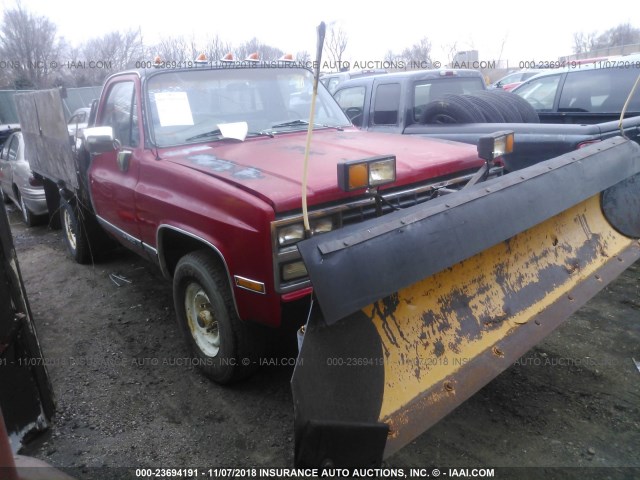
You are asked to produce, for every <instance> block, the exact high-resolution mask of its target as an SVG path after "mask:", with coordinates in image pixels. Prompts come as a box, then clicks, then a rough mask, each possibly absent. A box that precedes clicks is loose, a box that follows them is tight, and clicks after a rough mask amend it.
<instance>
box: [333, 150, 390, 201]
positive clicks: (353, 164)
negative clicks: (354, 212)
mask: <svg viewBox="0 0 640 480" xmlns="http://www.w3.org/2000/svg"><path fill="white" fill-rule="evenodd" d="M395 181H396V157H395V156H394V155H385V156H382V157H372V158H368V159H365V160H351V161H347V162H342V163H339V164H338V186H339V187H340V188H341V189H342V190H344V191H345V192H350V191H352V190H358V189H360V188H370V187H377V186H378V185H384V184H386V183H392V182H395Z"/></svg>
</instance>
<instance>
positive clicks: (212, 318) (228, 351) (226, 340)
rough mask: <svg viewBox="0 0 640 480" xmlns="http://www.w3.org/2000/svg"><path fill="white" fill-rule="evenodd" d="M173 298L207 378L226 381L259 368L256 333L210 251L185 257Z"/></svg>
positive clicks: (192, 350) (187, 336)
mask: <svg viewBox="0 0 640 480" xmlns="http://www.w3.org/2000/svg"><path fill="white" fill-rule="evenodd" d="M173 301H174V304H175V309H176V320H177V321H178V325H179V327H180V330H181V331H182V334H183V335H184V337H185V339H186V341H187V344H188V346H189V349H190V350H191V353H192V355H193V359H194V362H195V363H196V365H198V367H199V368H200V369H201V371H202V372H203V373H204V374H205V375H206V376H207V377H209V378H210V379H212V380H213V381H214V382H216V383H219V384H223V385H224V384H229V383H232V382H235V381H238V380H240V379H242V378H245V377H247V376H248V375H249V374H251V373H252V372H253V371H254V370H255V368H256V365H257V362H256V360H257V359H256V358H255V357H254V354H255V350H254V348H252V347H253V345H254V343H255V340H254V335H252V334H253V332H252V331H251V330H250V328H249V326H248V325H247V324H246V323H245V322H243V321H241V320H240V319H239V318H238V315H237V313H236V309H235V306H234V303H233V299H232V296H231V290H230V286H229V280H228V278H227V274H226V271H225V270H224V268H223V267H222V266H221V265H220V262H218V261H217V259H216V258H215V257H214V256H213V255H212V254H211V253H209V252H208V251H206V250H200V251H196V252H192V253H189V254H187V255H185V256H184V257H182V258H181V259H180V261H179V262H178V265H177V266H176V270H175V273H174V276H173Z"/></svg>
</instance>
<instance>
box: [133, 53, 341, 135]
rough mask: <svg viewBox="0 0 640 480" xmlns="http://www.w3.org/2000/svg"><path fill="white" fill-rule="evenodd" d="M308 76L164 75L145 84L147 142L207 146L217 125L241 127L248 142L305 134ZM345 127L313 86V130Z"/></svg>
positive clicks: (283, 72)
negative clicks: (254, 137) (261, 136)
mask: <svg viewBox="0 0 640 480" xmlns="http://www.w3.org/2000/svg"><path fill="white" fill-rule="evenodd" d="M312 90H313V75H312V74H311V72H309V71H308V70H306V69H304V68H299V67H298V68H295V67H283V68H276V67H261V66H255V67H253V68H252V67H251V66H249V67H239V66H234V65H231V66H229V67H226V68H224V67H220V68H212V69H205V68H203V69H198V68H194V69H191V70H181V71H166V72H158V73H156V74H153V75H152V76H151V77H150V78H149V80H148V81H147V83H146V95H147V102H148V106H149V112H150V117H151V118H150V120H151V121H150V125H151V130H152V138H154V140H155V144H156V145H157V146H160V147H162V146H170V145H183V144H186V143H197V142H205V141H206V142H209V141H215V140H219V139H221V138H223V137H222V135H221V134H219V133H218V130H219V129H220V128H221V127H220V125H224V124H229V123H237V122H246V123H247V127H248V131H249V136H251V135H252V134H254V135H255V134H267V135H270V136H271V135H273V134H277V133H281V132H290V131H294V130H306V129H307V125H308V123H307V122H308V120H309V111H310V109H311V94H312ZM349 125H350V122H349V120H348V119H347V117H346V116H345V115H344V113H343V112H342V110H341V109H340V107H339V106H338V104H337V103H336V102H335V100H334V99H333V97H332V96H331V95H330V94H329V92H327V90H326V89H325V87H324V86H323V85H318V98H317V99H316V109H315V119H314V128H327V127H346V126H349Z"/></svg>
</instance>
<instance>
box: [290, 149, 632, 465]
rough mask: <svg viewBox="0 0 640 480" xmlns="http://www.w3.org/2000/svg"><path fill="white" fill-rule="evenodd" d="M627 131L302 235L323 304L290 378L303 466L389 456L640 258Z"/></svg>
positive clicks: (319, 301) (368, 462) (371, 462)
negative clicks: (356, 221)
mask: <svg viewBox="0 0 640 480" xmlns="http://www.w3.org/2000/svg"><path fill="white" fill-rule="evenodd" d="M638 238H640V147H639V146H638V145H637V144H636V143H634V142H631V141H628V140H625V139H623V138H620V137H617V138H613V139H609V140H607V141H605V142H601V143H598V144H596V145H592V146H590V147H587V148H584V149H581V150H579V151H576V152H572V153H570V154H566V155H562V156H560V157H556V158H553V159H551V160H547V161H545V162H542V163H540V164H537V165H534V166H532V167H529V168H527V169H524V170H520V171H517V172H514V173H510V174H507V175H505V176H503V177H498V178H495V179H493V180H490V181H487V182H484V183H481V184H477V185H475V186H473V187H471V188H469V189H465V190H464V191H461V192H458V193H454V194H451V195H447V196H444V197H441V198H438V199H435V200H432V201H429V202H426V203H424V204H421V205H416V206H414V207H411V208H408V209H405V210H402V211H398V212H394V213H391V214H388V215H385V216H382V217H379V218H377V219H374V220H370V221H367V222H364V223H361V224H358V225H354V226H349V227H345V228H343V229H340V230H336V231H334V232H330V233H326V234H323V235H319V236H316V237H312V238H310V239H308V240H305V241H303V242H301V243H300V244H299V247H298V248H299V250H300V252H301V255H302V257H303V260H304V262H305V264H306V267H307V271H308V272H309V275H310V277H311V281H312V284H313V286H314V294H315V297H316V300H317V302H316V303H317V304H318V305H319V307H320V308H319V309H317V308H314V311H313V312H312V314H311V316H310V318H309V321H308V323H307V326H306V333H305V335H304V341H303V343H302V348H301V350H300V357H299V360H298V364H297V366H296V369H295V371H294V375H293V378H292V391H293V397H294V408H295V441H296V451H295V462H296V465H297V466H300V467H302V466H305V467H310V466H313V467H318V466H335V467H343V468H355V467H363V466H379V465H380V464H381V462H382V460H383V459H384V458H386V457H388V456H389V455H391V454H393V453H394V452H396V451H397V450H399V449H400V448H402V447H403V446H404V445H406V444H407V443H409V442H410V441H411V440H413V439H414V438H415V437H417V436H418V435H420V434H421V433H423V432H424V431H425V430H427V429H428V428H430V427H431V426H432V425H434V424H435V423H436V422H438V421H439V420H440V419H441V418H443V417H444V416H446V415H447V414H448V413H449V412H451V411H452V410H453V409H454V408H456V407H457V406H458V405H460V404H461V403H462V402H464V401H465V400H466V399H467V398H469V397H470V396H472V395H473V394H474V393H475V392H477V391H478V390H479V389H480V388H482V387H483V386H484V385H486V384H487V383H488V382H489V381H491V380H492V379H493V378H495V377H496V376H497V375H498V374H499V373H500V372H502V371H503V370H505V369H506V368H508V367H509V366H510V365H512V364H513V363H514V362H515V361H516V360H517V359H518V358H519V357H521V356H522V355H523V354H524V353H525V352H527V351H528V350H529V349H530V348H531V347H533V346H534V345H536V344H537V343H538V342H540V341H541V340H542V339H543V338H544V337H545V336H547V335H548V334H549V333H550V332H551V331H553V330H554V329H555V328H556V327H557V326H558V325H559V324H560V323H562V322H563V321H564V320H565V319H566V318H567V317H568V316H569V315H570V314H571V313H573V312H574V311H575V310H577V309H578V308H579V307H580V306H582V305H583V304H584V303H585V302H587V300H589V299H590V298H591V297H593V296H594V295H595V294H596V293H597V292H598V291H599V290H601V289H602V288H603V287H604V286H605V285H606V284H608V283H609V282H611V281H612V280H613V279H614V278H616V277H617V276H618V275H619V274H620V273H621V272H622V271H624V270H625V269H626V268H628V267H629V266H630V265H631V264H632V263H633V262H634V261H635V260H637V259H638V258H639V257H640V242H639V241H638Z"/></svg>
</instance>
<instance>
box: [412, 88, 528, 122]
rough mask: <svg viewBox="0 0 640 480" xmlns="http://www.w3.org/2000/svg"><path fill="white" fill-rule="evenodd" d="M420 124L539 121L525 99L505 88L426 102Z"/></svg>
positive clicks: (447, 96) (444, 96)
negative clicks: (506, 90)
mask: <svg viewBox="0 0 640 480" xmlns="http://www.w3.org/2000/svg"><path fill="white" fill-rule="evenodd" d="M420 123H424V124H450V123H540V119H539V117H538V113H537V112H536V110H535V109H534V108H533V107H532V106H531V104H530V103H529V102H527V101H526V100H525V99H523V98H522V97H520V96H519V95H516V94H515V93H511V92H505V91H504V90H500V89H496V90H485V91H481V92H476V93H473V94H464V95H451V94H449V95H443V96H442V98H440V99H438V100H434V101H433V102H430V103H428V104H427V105H426V106H425V108H424V110H423V111H422V113H421V115H420Z"/></svg>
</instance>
